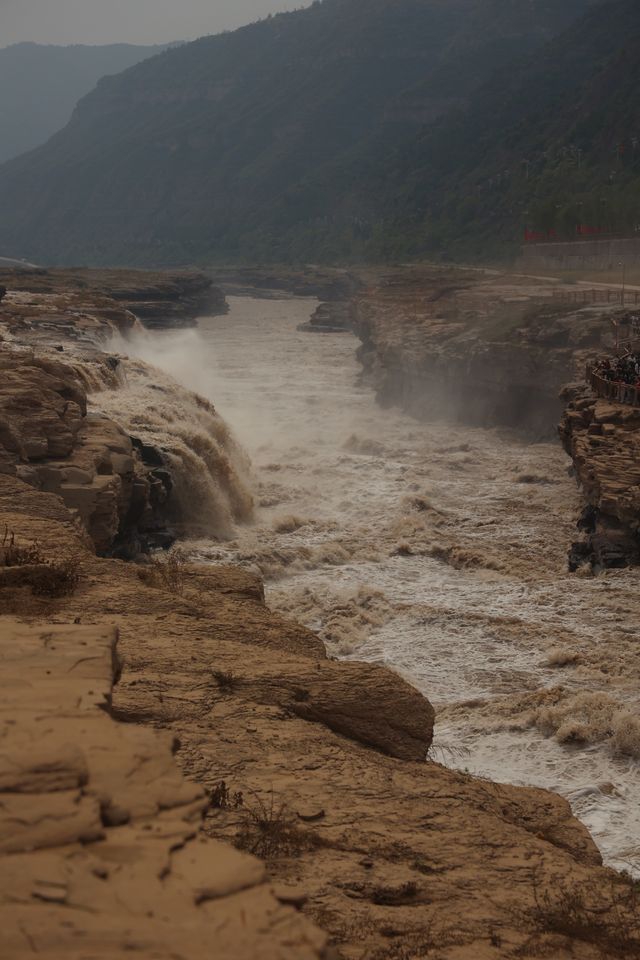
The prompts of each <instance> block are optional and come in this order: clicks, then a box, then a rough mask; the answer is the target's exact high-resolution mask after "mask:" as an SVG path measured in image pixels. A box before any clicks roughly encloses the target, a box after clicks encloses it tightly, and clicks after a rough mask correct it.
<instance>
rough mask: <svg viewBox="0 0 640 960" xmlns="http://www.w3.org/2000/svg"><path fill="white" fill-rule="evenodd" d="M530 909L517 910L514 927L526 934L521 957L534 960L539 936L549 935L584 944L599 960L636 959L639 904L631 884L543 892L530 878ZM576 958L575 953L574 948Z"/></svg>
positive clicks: (638, 954)
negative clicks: (533, 956)
mask: <svg viewBox="0 0 640 960" xmlns="http://www.w3.org/2000/svg"><path fill="white" fill-rule="evenodd" d="M532 882H533V897H534V906H533V907H532V908H530V909H529V910H526V909H523V910H521V911H517V919H518V922H519V925H520V926H521V927H523V928H524V929H525V930H527V929H528V930H531V931H532V932H531V934H530V936H529V937H528V939H527V941H525V943H524V944H523V945H522V946H521V947H520V949H519V950H518V954H519V955H520V956H529V955H532V954H533V955H536V956H537V955H538V952H537V951H538V948H539V940H540V937H541V936H543V935H545V934H547V935H548V934H553V935H556V936H558V937H563V938H566V939H568V940H571V941H573V943H574V944H575V942H576V941H578V942H581V943H584V944H589V945H591V946H594V947H596V948H597V949H598V951H599V952H600V953H601V955H602V956H603V957H608V958H610V957H620V958H624V960H639V958H640V904H639V902H638V894H637V892H636V888H635V886H634V884H633V883H631V882H627V881H625V880H623V879H621V880H619V881H612V882H611V885H610V887H609V888H608V889H606V888H605V887H604V886H603V884H602V883H601V882H596V881H590V882H587V883H583V884H580V885H577V886H575V887H567V886H565V885H563V884H562V883H557V882H554V883H553V885H550V886H547V887H545V888H544V889H543V885H542V882H541V881H540V878H539V877H538V876H537V875H536V874H535V872H534V876H533V881H532ZM575 953H576V956H579V955H580V954H579V952H578V950H577V948H576V951H575Z"/></svg>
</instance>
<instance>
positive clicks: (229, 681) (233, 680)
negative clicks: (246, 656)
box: [213, 670, 239, 693]
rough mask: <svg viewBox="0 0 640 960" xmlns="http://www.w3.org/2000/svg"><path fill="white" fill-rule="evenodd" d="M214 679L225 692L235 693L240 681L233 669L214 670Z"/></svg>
mask: <svg viewBox="0 0 640 960" xmlns="http://www.w3.org/2000/svg"><path fill="white" fill-rule="evenodd" d="M213 679H214V680H215V681H216V683H217V684H218V686H219V688H220V689H221V690H222V691H223V692H224V693H233V691H234V690H235V689H236V687H237V686H238V682H239V678H238V677H237V676H236V675H235V673H234V672H233V670H214V671H213Z"/></svg>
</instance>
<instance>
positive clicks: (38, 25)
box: [0, 0, 311, 47]
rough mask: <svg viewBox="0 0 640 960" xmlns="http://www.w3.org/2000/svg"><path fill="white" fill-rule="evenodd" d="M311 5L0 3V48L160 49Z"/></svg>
mask: <svg viewBox="0 0 640 960" xmlns="http://www.w3.org/2000/svg"><path fill="white" fill-rule="evenodd" d="M310 2H311V0H0V47H6V46H8V45H9V44H11V43H20V42H21V41H23V40H34V41H36V42H37V43H119V42H127V43H164V42H165V41H168V40H192V39H195V38H196V37H201V36H203V35H204V34H206V33H219V32H220V31H221V30H228V29H232V28H234V27H239V26H241V25H242V24H244V23H250V22H251V21H253V20H258V19H260V18H261V17H264V16H266V15H267V14H268V13H276V12H278V11H280V10H295V9H297V8H298V7H306V6H308V5H309V3H310Z"/></svg>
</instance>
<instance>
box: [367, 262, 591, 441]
mask: <svg viewBox="0 0 640 960" xmlns="http://www.w3.org/2000/svg"><path fill="white" fill-rule="evenodd" d="M554 289H555V287H552V286H551V284H550V283H547V282H545V281H544V280H540V281H537V280H535V279H534V278H527V277H518V276H514V275H504V276H501V275H499V274H496V273H495V272H490V271H471V270H456V269H437V268H416V269H415V270H408V271H404V272H395V273H394V274H389V275H388V276H387V277H386V278H383V279H382V282H380V283H378V284H377V285H375V286H373V287H371V288H370V289H369V290H367V292H366V293H365V294H363V295H361V296H360V297H358V298H356V300H355V319H354V329H355V331H356V333H357V335H358V336H359V338H360V340H361V341H362V346H361V348H360V353H359V356H360V359H361V362H362V365H363V368H364V374H365V376H366V377H367V379H368V380H369V381H370V382H371V384H372V386H373V387H374V389H375V390H376V393H377V396H378V399H379V401H380V402H381V403H382V404H397V405H399V406H401V407H402V408H403V409H405V410H406V411H407V412H409V413H411V414H413V415H414V416H416V417H417V418H419V419H429V418H434V417H435V418H437V417H445V418H450V419H452V420H454V421H460V422H464V423H469V424H474V425H478V426H496V425H504V426H508V427H516V428H518V429H522V430H524V431H526V432H528V433H530V434H535V435H542V436H544V435H548V436H551V435H553V434H554V432H555V428H556V424H557V422H558V419H559V417H560V415H561V413H562V409H563V407H562V402H561V400H560V398H559V393H560V390H561V388H562V387H563V385H565V384H566V383H567V381H569V380H572V379H573V378H574V377H575V370H576V364H577V363H578V362H579V360H580V359H581V358H582V357H583V356H586V355H588V354H589V351H590V350H593V349H595V347H596V346H597V345H598V344H599V343H600V341H601V339H602V337H603V334H606V333H607V332H608V328H607V326H606V324H604V323H603V321H602V317H601V311H599V310H590V309H584V310H579V309H578V308H576V307H575V306H573V305H567V304H565V303H563V302H562V301H561V300H559V299H556V298H555V297H554V295H553V292H554ZM578 315H579V318H578ZM577 318H578V319H577Z"/></svg>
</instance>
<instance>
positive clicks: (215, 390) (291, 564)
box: [136, 298, 640, 873]
mask: <svg viewBox="0 0 640 960" xmlns="http://www.w3.org/2000/svg"><path fill="white" fill-rule="evenodd" d="M314 307H315V303H314V302H312V301H308V300H306V301H305V300H284V301H275V300H271V301H270V300H251V299H245V298H237V299H233V300H231V312H230V314H229V315H228V316H226V317H217V318H211V319H204V320H202V321H201V323H200V326H199V329H198V330H197V331H191V332H186V333H185V332H184V331H181V332H179V333H169V334H163V335H158V336H156V335H154V339H153V341H149V342H148V343H144V342H143V343H141V344H138V346H137V348H136V349H137V350H138V352H139V353H140V354H141V355H142V356H144V357H145V359H147V360H150V361H152V362H154V363H155V364H157V365H159V366H161V367H163V368H164V369H166V370H167V371H169V372H171V373H172V374H173V375H174V376H176V377H177V378H178V379H179V380H181V382H182V383H183V384H185V385H186V386H188V387H191V388H192V389H195V390H198V391H200V392H201V393H202V394H204V395H206V396H207V397H209V398H210V399H212V400H213V401H214V403H215V404H216V407H217V409H218V411H219V412H220V414H221V415H222V417H223V418H224V420H225V421H226V422H228V423H229V424H231V426H232V428H233V429H234V431H235V432H236V434H237V436H238V438H239V440H240V442H241V443H242V444H243V446H244V447H245V448H246V450H247V451H248V452H249V454H250V456H251V459H252V462H253V471H254V485H255V495H256V501H257V510H256V517H255V522H254V523H253V524H251V525H246V526H244V527H240V528H237V535H236V536H235V538H234V539H231V540H229V541H227V542H224V543H220V542H214V541H206V540H199V541H196V542H192V543H190V544H189V545H188V548H189V551H190V552H191V553H192V554H194V555H197V556H199V557H202V558H210V559H212V560H225V561H234V562H240V563H242V564H246V565H249V566H255V567H258V568H259V569H260V570H261V571H262V572H263V574H264V575H265V577H266V580H267V591H268V601H269V603H270V604H271V606H273V607H275V608H277V609H279V610H280V611H283V612H286V613H287V614H290V615H291V616H292V617H295V618H297V619H298V620H301V621H303V622H304V623H306V624H307V625H308V626H310V627H312V628H313V629H315V630H317V631H318V632H319V634H320V635H321V636H322V637H323V639H324V640H325V642H326V644H327V646H328V648H329V650H330V652H331V653H333V654H334V655H336V656H340V657H353V658H360V659H368V660H374V661H377V662H383V663H386V664H388V665H389V666H391V667H393V668H394V669H396V670H398V671H400V672H401V673H402V674H404V675H405V676H406V677H407V678H408V679H409V680H411V681H412V682H413V683H414V684H416V685H417V686H418V687H419V688H420V689H421V690H422V691H423V692H424V693H425V694H426V695H427V696H428V697H429V698H430V699H431V700H432V702H433V703H434V705H435V706H436V708H437V710H438V725H437V737H436V744H435V747H434V757H435V759H438V760H440V761H441V762H443V763H446V764H449V765H452V766H457V767H460V768H466V769H468V770H469V771H471V772H473V773H478V774H484V775H486V776H488V777H490V778H491V779H495V780H502V781H509V782H514V783H526V784H535V785H539V786H544V787H550V788H552V789H554V790H557V791H558V792H560V793H562V794H564V795H565V796H567V797H569V799H570V800H571V801H572V803H573V806H574V810H575V811H576V813H577V814H578V815H579V816H580V817H581V818H582V819H583V820H584V822H585V823H586V824H587V825H588V826H589V828H590V830H591V831H592V833H593V835H594V836H595V838H596V840H597V842H598V843H599V844H600V847H601V849H602V850H603V853H604V854H605V857H606V859H607V860H608V862H610V863H612V864H614V865H616V866H619V867H625V868H627V869H630V870H632V871H633V872H636V873H640V804H639V801H640V768H639V766H638V760H637V758H638V757H640V719H638V717H639V713H638V700H639V686H638V680H639V678H640V655H639V653H638V643H639V635H638V625H639V610H640V598H639V593H638V587H639V585H640V573H638V572H637V571H622V572H609V573H607V574H605V575H601V576H598V577H591V576H577V575H570V574H569V573H568V572H567V563H566V552H567V547H568V545H569V543H570V542H571V540H572V538H573V537H574V534H575V527H574V525H575V517H576V514H577V511H578V506H579V498H578V493H577V490H576V488H575V482H574V481H573V480H572V479H571V478H570V476H569V475H568V467H569V461H568V459H567V458H566V457H565V455H564V453H563V452H562V450H561V448H560V446H559V444H555V443H536V444H532V445H529V444H527V443H524V442H523V441H522V440H521V439H520V438H518V437H517V436H516V435H515V434H512V433H508V432H505V431H499V430H481V429H477V428H465V427H459V426H451V425H448V424H446V423H433V424H422V423H418V422H416V421H414V420H412V419H410V418H409V417H407V416H405V415H404V414H402V413H401V412H399V411H388V410H381V409H380V408H379V407H377V406H376V404H375V401H374V397H373V395H372V393H371V390H370V389H369V388H368V387H367V386H366V385H362V384H360V383H359V380H358V377H359V372H360V371H359V367H358V364H357V361H356V357H355V351H356V347H357V341H356V340H355V339H354V338H353V337H352V336H351V335H349V334H315V335H314V334H309V333H302V332H298V331H297V330H296V326H297V324H298V323H301V322H304V321H306V320H307V319H308V317H309V315H310V313H311V312H312V310H313V309H314Z"/></svg>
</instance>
